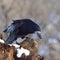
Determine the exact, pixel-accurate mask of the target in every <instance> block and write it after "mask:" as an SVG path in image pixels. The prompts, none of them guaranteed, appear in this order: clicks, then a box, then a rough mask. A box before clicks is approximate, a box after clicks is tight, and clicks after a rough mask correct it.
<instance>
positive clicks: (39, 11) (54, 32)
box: [0, 0, 60, 60]
mask: <svg viewBox="0 0 60 60" xmlns="http://www.w3.org/2000/svg"><path fill="white" fill-rule="evenodd" d="M22 18H30V19H32V20H33V21H35V22H36V23H38V24H39V26H40V27H41V32H42V38H43V39H42V40H41V43H40V46H39V51H38V54H40V55H41V56H45V60H60V0H0V33H2V34H3V36H4V39H6V38H7V35H6V34H4V33H3V31H4V29H5V28H7V26H9V25H10V24H11V22H12V20H13V19H22Z"/></svg>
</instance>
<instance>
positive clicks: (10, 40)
mask: <svg viewBox="0 0 60 60" xmlns="http://www.w3.org/2000/svg"><path fill="white" fill-rule="evenodd" d="M16 39H17V36H16V34H14V33H12V34H10V35H9V37H8V38H7V40H6V43H9V44H11V43H13V41H15V40H16Z"/></svg>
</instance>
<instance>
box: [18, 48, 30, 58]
mask: <svg viewBox="0 0 60 60" xmlns="http://www.w3.org/2000/svg"><path fill="white" fill-rule="evenodd" d="M23 53H25V55H26V56H27V55H29V54H30V51H29V50H27V49H24V48H21V49H17V57H21V55H22V54H23Z"/></svg>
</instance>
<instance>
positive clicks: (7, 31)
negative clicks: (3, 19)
mask: <svg viewBox="0 0 60 60" xmlns="http://www.w3.org/2000/svg"><path fill="white" fill-rule="evenodd" d="M14 29H15V26H14V24H13V23H12V24H11V25H10V26H8V28H6V29H5V30H4V32H5V33H11V32H13V31H14Z"/></svg>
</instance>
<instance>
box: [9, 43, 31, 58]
mask: <svg viewBox="0 0 60 60" xmlns="http://www.w3.org/2000/svg"><path fill="white" fill-rule="evenodd" d="M9 45H10V46H14V47H15V48H16V49H17V55H16V56H17V57H18V58H19V57H21V55H22V54H23V53H25V55H26V56H27V55H29V54H30V51H29V50H27V49H24V48H23V47H21V48H20V45H18V44H9Z"/></svg>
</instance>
